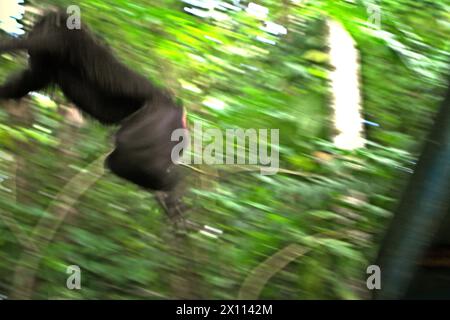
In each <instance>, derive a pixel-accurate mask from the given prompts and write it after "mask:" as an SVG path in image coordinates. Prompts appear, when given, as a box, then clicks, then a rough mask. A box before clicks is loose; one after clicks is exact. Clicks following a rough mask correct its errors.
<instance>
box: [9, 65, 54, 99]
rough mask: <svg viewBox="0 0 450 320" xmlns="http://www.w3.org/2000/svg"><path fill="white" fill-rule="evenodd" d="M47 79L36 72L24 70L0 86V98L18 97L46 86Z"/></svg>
mask: <svg viewBox="0 0 450 320" xmlns="http://www.w3.org/2000/svg"><path fill="white" fill-rule="evenodd" d="M49 82H50V81H49V79H48V78H47V77H45V76H43V75H40V74H37V72H35V71H33V70H31V69H27V70H24V71H22V72H20V73H18V74H16V75H14V76H13V77H11V78H10V79H9V80H7V81H6V83H4V84H2V85H1V86H0V99H19V98H22V97H23V96H25V95H27V94H28V93H29V92H30V91H35V90H39V89H42V88H44V87H46V86H47V85H48V84H49Z"/></svg>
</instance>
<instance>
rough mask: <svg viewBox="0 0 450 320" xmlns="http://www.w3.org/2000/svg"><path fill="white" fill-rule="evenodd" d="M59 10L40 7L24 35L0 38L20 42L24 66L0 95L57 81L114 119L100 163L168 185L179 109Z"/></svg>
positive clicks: (7, 46) (104, 118)
mask: <svg viewBox="0 0 450 320" xmlns="http://www.w3.org/2000/svg"><path fill="white" fill-rule="evenodd" d="M68 18H69V16H68V15H67V14H66V13H65V12H64V11H62V10H57V11H53V12H49V13H47V14H45V15H44V16H43V17H42V18H41V19H40V20H39V21H38V22H37V23H36V24H35V26H34V27H33V28H32V30H31V31H30V32H29V33H28V35H27V36H26V37H23V38H17V39H11V40H7V41H1V42H0V53H3V52H11V51H17V50H26V51H27V52H28V54H29V66H28V68H27V69H25V70H23V71H22V72H20V73H19V74H16V75H14V76H13V77H11V78H10V79H9V80H8V81H7V82H6V83H4V84H3V85H1V86H0V99H19V98H21V97H23V96H25V95H26V94H27V93H29V92H30V91H37V90H40V89H43V88H45V87H47V86H51V85H57V86H59V87H60V89H61V90H62V92H63V93H64V95H65V96H66V97H67V98H68V99H69V100H70V101H72V102H73V103H74V104H75V105H76V106H77V107H78V108H80V109H81V110H82V111H83V112H84V113H86V114H88V115H90V116H91V117H93V118H95V119H97V120H98V121H100V122H101V123H103V124H105V125H110V124H120V126H121V127H120V129H119V130H118V132H117V133H116V139H115V143H116V148H115V149H114V151H113V152H112V153H111V154H110V155H109V156H108V158H107V160H106V165H107V166H108V167H109V168H110V169H111V171H112V172H114V173H115V174H116V175H118V176H120V177H122V178H124V179H127V180H129V181H131V182H133V183H135V184H137V185H139V186H141V187H143V188H146V189H151V190H163V191H167V190H172V189H173V188H174V187H175V185H176V184H177V183H178V181H179V179H180V176H179V169H178V166H176V165H175V164H174V163H173V162H172V159H171V153H172V148H173V147H174V146H175V145H176V144H177V143H178V142H172V141H171V134H172V132H173V131H174V130H176V129H179V128H184V127H185V123H184V112H183V110H182V108H181V107H179V106H177V104H176V103H175V102H174V100H173V98H172V97H171V96H170V94H168V93H167V92H165V91H164V90H162V89H160V88H157V87H155V86H154V85H153V84H152V83H151V82H150V81H148V80H147V79H146V78H145V77H143V76H141V75H139V74H138V73H136V72H134V71H132V70H131V69H129V68H128V67H126V66H125V65H124V64H122V63H121V62H120V61H118V60H117V59H116V57H115V56H114V55H113V53H112V52H111V50H110V49H109V48H108V47H107V46H106V45H105V44H103V43H102V41H100V40H99V39H97V38H96V37H94V36H93V34H92V33H91V32H90V31H89V29H88V28H87V27H86V26H85V25H84V24H82V25H81V28H80V29H73V30H71V29H69V28H68V27H67V24H66V22H67V19H68Z"/></svg>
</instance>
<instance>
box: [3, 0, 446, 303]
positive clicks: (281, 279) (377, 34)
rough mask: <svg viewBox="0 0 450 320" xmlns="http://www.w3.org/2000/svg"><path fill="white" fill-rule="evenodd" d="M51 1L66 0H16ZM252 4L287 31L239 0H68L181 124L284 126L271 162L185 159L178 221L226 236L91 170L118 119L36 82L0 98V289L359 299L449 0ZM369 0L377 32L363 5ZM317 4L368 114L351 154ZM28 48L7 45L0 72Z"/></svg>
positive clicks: (72, 294) (441, 58)
mask: <svg viewBox="0 0 450 320" xmlns="http://www.w3.org/2000/svg"><path fill="white" fill-rule="evenodd" d="M224 2H226V3H229V4H232V3H238V2H241V3H244V2H245V3H247V2H246V1H224ZM54 3H58V5H64V4H67V5H70V4H71V1H61V0H58V1H41V0H40V1H28V3H27V5H29V6H32V7H34V8H46V6H48V5H49V4H54ZM258 3H259V4H261V5H264V6H265V7H267V8H269V9H270V13H269V18H268V19H269V20H270V21H273V22H276V23H277V24H280V25H282V26H284V27H286V28H287V29H288V33H287V34H286V35H271V34H269V33H267V32H266V31H264V30H262V29H261V28H260V27H261V21H259V20H258V19H256V18H255V17H253V16H252V15H250V14H249V13H248V12H246V11H245V10H241V11H234V10H218V9H216V10H213V9H209V10H208V9H204V8H203V9H202V8H199V7H195V8H196V9H197V10H201V11H202V12H205V14H204V15H205V17H203V18H202V17H199V16H196V15H193V14H189V13H188V12H186V10H184V8H186V7H190V8H193V6H192V5H189V4H188V3H186V2H182V1H178V0H136V1H132V2H130V1H128V0H86V1H81V2H80V7H81V12H82V19H84V20H85V21H87V23H88V24H89V25H90V26H91V28H92V30H94V31H95V32H96V33H97V34H99V35H100V36H102V37H104V38H105V39H106V40H107V42H108V43H109V44H110V46H111V47H112V48H114V50H115V52H116V53H117V55H119V56H120V57H121V58H122V59H123V60H124V61H126V62H127V64H129V65H130V66H132V67H133V68H134V69H136V70H138V71H140V72H141V73H143V74H145V75H147V76H148V77H150V78H151V79H152V80H153V81H155V82H156V83H158V84H159V85H161V86H165V87H168V88H170V89H171V90H172V91H173V92H174V94H175V95H176V96H177V97H178V98H179V99H180V100H182V101H183V104H184V106H185V107H186V109H187V110H188V111H189V117H188V118H189V120H190V121H191V122H192V121H201V122H202V123H203V125H204V127H217V128H221V129H225V128H233V127H241V128H279V129H280V160H281V162H280V166H281V167H282V169H281V170H280V172H279V174H277V175H275V176H263V175H260V174H259V171H258V170H249V168H248V167H239V166H223V167H215V166H204V165H202V166H196V168H195V170H191V173H190V175H189V178H188V184H189V192H188V194H187V195H186V196H185V201H186V202H187V203H188V204H189V205H190V207H191V209H190V211H189V213H188V216H189V219H190V220H193V221H196V222H199V223H201V224H206V225H209V226H211V227H214V228H217V229H220V230H222V231H223V234H222V235H221V236H219V237H217V238H215V237H211V236H208V235H205V234H202V233H195V232H189V233H183V232H175V230H174V228H173V226H172V225H171V224H170V223H169V221H168V220H167V219H166V218H165V216H164V213H163V212H162V211H161V210H160V209H159V208H158V206H157V205H156V203H155V202H154V200H153V199H152V197H151V195H149V194H148V193H146V192H145V191H142V190H139V189H138V188H136V187H134V186H133V185H131V184H129V183H124V182H123V181H122V180H120V179H119V178H117V177H115V176H113V175H111V174H110V173H108V172H105V173H102V164H103V162H102V159H103V156H104V155H105V154H107V152H108V151H109V150H110V148H111V143H110V139H111V138H110V137H111V134H112V133H113V131H114V129H113V128H104V127H102V126H100V125H99V124H97V123H95V122H94V121H91V120H89V119H84V120H81V119H79V118H78V117H76V116H74V114H73V109H71V107H70V106H69V105H67V102H66V101H65V100H64V98H63V97H62V95H61V94H60V92H58V91H57V90H49V91H48V92H47V95H48V96H50V97H51V99H52V100H48V99H46V98H45V97H44V96H39V95H33V96H30V98H28V99H27V100H23V101H21V102H20V103H15V102H0V105H1V107H2V108H1V109H0V147H1V149H0V181H1V183H0V193H1V194H0V210H1V211H0V217H1V220H0V294H4V295H7V296H12V297H25V298H30V297H32V298H41V299H47V298H58V299H59V298H62V299H67V298H69V299H70V298H88V299H97V298H126V299H129V298H145V299H155V298H214V299H216V298H219V299H230V298H238V297H240V298H273V299H307V298H366V297H368V292H367V290H366V289H365V279H366V268H367V266H368V265H370V264H371V262H372V261H373V259H374V257H375V256H376V252H377V248H378V245H379V243H380V239H381V237H382V235H383V232H384V230H385V228H386V226H387V224H388V222H389V218H390V216H391V212H392V210H393V209H394V208H395V205H396V203H397V201H398V198H399V194H400V192H401V190H402V187H403V186H404V184H405V182H406V181H407V179H408V176H409V175H410V172H411V168H412V167H413V165H414V160H415V159H416V157H417V155H418V152H419V151H420V146H421V142H422V141H423V138H424V136H425V134H426V132H427V130H428V129H429V127H430V125H431V124H432V122H431V120H432V118H433V115H434V113H435V111H436V108H437V107H438V105H439V102H440V100H441V97H442V93H443V91H444V89H445V86H446V83H445V81H444V78H445V77H444V75H445V74H446V73H447V72H448V64H447V63H448V61H449V54H448V53H449V44H450V42H449V38H448V34H449V31H450V22H449V21H450V13H449V9H450V3H449V1H448V0H440V1H433V2H431V1H420V2H419V1H414V0H402V1H398V0H397V1H394V0H383V1H375V0H372V1H369V0H366V1H325V0H324V1H319V0H311V1H275V0H264V1H259V2H258ZM377 3H378V4H379V5H380V6H381V17H382V21H381V29H377V28H376V26H373V25H371V24H370V20H369V16H368V15H369V13H368V8H369V7H370V6H372V5H374V4H377ZM206 13H208V14H209V16H206ZM27 18H28V20H27ZM327 18H333V19H335V20H338V21H340V22H341V23H342V24H343V25H344V26H345V28H346V29H347V30H348V31H349V32H350V33H351V34H352V36H353V37H354V39H355V40H356V42H357V46H358V50H359V51H360V54H361V69H362V76H361V78H362V79H361V88H362V91H363V107H364V117H365V119H367V120H368V121H370V123H376V124H377V126H369V127H368V128H367V132H366V134H367V139H368V140H369V141H370V142H369V143H368V144H367V146H366V148H363V149H359V150H356V151H344V150H338V149H336V148H335V147H334V146H333V144H332V143H331V142H330V141H331V140H330V137H331V135H332V134H333V133H332V124H331V120H330V112H331V110H330V107H329V104H330V102H329V100H330V89H329V85H328V80H327V74H328V71H329V70H330V65H329V63H328V48H327V41H326V37H327V29H326V26H325V21H326V19H327ZM29 19H30V16H27V15H26V16H25V22H24V23H25V24H27V23H28V22H29ZM26 27H27V26H26ZM261 38H263V39H265V40H267V41H259V40H258V39H261ZM25 58H26V57H25V56H23V55H7V54H4V55H2V56H1V57H0V79H1V80H4V79H5V77H6V75H7V74H9V73H10V72H11V71H13V70H17V69H20V68H21V65H23V64H24V63H25ZM86 167H87V170H85V168H86ZM84 191H86V192H84ZM80 195H81V197H79V196H80ZM69 265H78V266H80V268H81V269H82V277H83V278H82V290H78V291H77V290H75V291H71V290H68V289H67V288H66V286H65V284H66V278H67V274H66V268H67V266H69Z"/></svg>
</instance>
